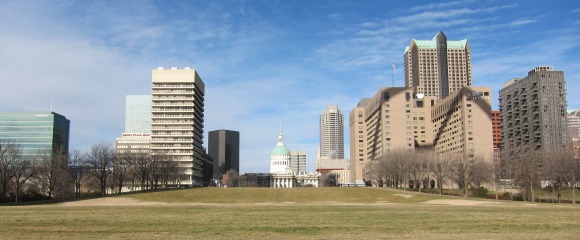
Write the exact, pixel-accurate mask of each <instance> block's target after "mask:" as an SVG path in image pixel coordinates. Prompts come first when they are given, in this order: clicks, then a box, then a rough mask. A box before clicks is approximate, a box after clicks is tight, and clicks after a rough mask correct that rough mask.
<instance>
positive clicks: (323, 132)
mask: <svg viewBox="0 0 580 240" xmlns="http://www.w3.org/2000/svg"><path fill="white" fill-rule="evenodd" d="M319 149H320V150H319V154H320V155H319V156H318V158H319V159H323V158H326V159H344V117H343V116H342V112H341V111H340V109H338V106H337V105H328V107H327V108H326V109H324V111H323V112H322V114H321V115H320V145H319Z"/></svg>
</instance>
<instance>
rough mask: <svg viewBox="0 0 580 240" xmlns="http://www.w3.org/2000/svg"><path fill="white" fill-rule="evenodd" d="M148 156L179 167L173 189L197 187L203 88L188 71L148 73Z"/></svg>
mask: <svg viewBox="0 0 580 240" xmlns="http://www.w3.org/2000/svg"><path fill="white" fill-rule="evenodd" d="M152 83H153V85H152V96H153V98H152V106H151V154H152V155H153V157H155V156H162V157H164V158H165V159H167V160H171V161H177V162H178V163H179V166H180V167H179V173H178V174H179V177H178V179H177V180H176V181H175V182H174V185H181V186H194V185H195V186H199V185H201V181H202V177H203V174H202V172H203V162H202V161H203V160H202V157H203V154H205V150H204V148H203V110H204V105H203V104H204V92H205V84H204V83H203V81H202V80H201V78H200V77H199V75H198V74H197V72H196V71H195V70H194V69H192V68H184V69H178V68H174V67H172V68H157V69H153V71H152Z"/></svg>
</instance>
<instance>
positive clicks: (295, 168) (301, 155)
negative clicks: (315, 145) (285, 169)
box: [290, 151, 306, 174]
mask: <svg viewBox="0 0 580 240" xmlns="http://www.w3.org/2000/svg"><path fill="white" fill-rule="evenodd" d="M290 170H292V172H293V173H294V174H306V151H290Z"/></svg>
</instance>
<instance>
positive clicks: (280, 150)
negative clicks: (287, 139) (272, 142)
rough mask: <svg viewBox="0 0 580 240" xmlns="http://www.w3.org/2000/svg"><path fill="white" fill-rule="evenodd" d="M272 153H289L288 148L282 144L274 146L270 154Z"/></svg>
mask: <svg viewBox="0 0 580 240" xmlns="http://www.w3.org/2000/svg"><path fill="white" fill-rule="evenodd" d="M274 155H288V156H289V155H290V150H288V148H287V147H286V146H284V145H282V146H280V145H278V146H276V147H275V148H274V149H273V150H272V156H274Z"/></svg>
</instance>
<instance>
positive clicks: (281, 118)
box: [280, 117, 282, 134]
mask: <svg viewBox="0 0 580 240" xmlns="http://www.w3.org/2000/svg"><path fill="white" fill-rule="evenodd" d="M280 134H282V117H280Z"/></svg>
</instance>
